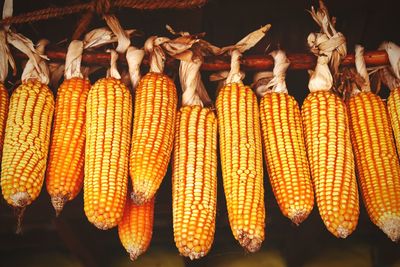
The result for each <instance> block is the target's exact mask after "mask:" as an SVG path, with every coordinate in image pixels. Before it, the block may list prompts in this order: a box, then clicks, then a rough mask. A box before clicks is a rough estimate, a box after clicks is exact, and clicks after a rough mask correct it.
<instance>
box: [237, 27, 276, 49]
mask: <svg viewBox="0 0 400 267" xmlns="http://www.w3.org/2000/svg"><path fill="white" fill-rule="evenodd" d="M270 28H271V24H267V25H265V26H263V27H261V28H260V29H258V30H256V31H254V32H251V33H250V34H248V35H247V36H245V37H244V38H243V39H242V40H240V41H239V42H237V43H236V45H235V47H236V48H237V49H238V50H239V52H240V53H244V52H245V51H247V50H249V49H250V48H252V47H253V46H255V45H256V44H257V43H258V42H259V41H260V40H261V39H262V38H263V37H264V36H265V34H266V33H267V32H268V30H269V29H270Z"/></svg>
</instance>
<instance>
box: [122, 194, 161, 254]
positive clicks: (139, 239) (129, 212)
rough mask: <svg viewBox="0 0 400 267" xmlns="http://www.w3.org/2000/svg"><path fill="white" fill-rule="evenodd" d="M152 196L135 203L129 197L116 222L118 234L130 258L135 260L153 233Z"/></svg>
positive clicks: (146, 245)
mask: <svg viewBox="0 0 400 267" xmlns="http://www.w3.org/2000/svg"><path fill="white" fill-rule="evenodd" d="M153 218H154V198H153V199H151V200H150V201H147V202H146V203H144V204H143V205H140V206H139V205H136V204H135V203H133V201H132V199H130V198H129V197H128V198H127V200H126V205H125V210H124V216H123V217H122V220H121V221H120V223H119V224H118V235H119V239H120V240H121V243H122V245H123V246H124V248H125V249H126V251H127V252H128V253H129V256H130V258H131V260H132V261H133V260H136V258H137V257H138V256H140V255H141V254H143V253H144V252H145V251H146V250H147V248H148V247H149V245H150V241H151V237H152V235H153Z"/></svg>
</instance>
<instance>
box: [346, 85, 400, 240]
mask: <svg viewBox="0 0 400 267" xmlns="http://www.w3.org/2000/svg"><path fill="white" fill-rule="evenodd" d="M348 106H349V112H350V117H351V130H352V131H351V137H352V141H353V146H354V153H355V156H356V163H357V170H358V175H359V179H360V187H361V192H362V196H363V200H364V204H365V206H366V208H367V211H368V214H369V217H370V218H371V220H372V222H373V223H375V224H376V225H378V226H379V227H380V228H381V229H382V230H383V231H384V232H385V233H386V234H387V235H388V236H389V237H390V238H391V239H392V240H393V241H396V240H398V239H399V237H400V201H399V199H400V179H399V177H400V165H399V161H398V158H397V154H396V149H395V144H394V140H393V137H392V135H391V129H390V121H389V117H388V114H387V111H386V108H385V105H384V103H383V102H382V100H381V99H380V98H379V96H377V95H375V94H373V93H372V92H361V93H359V94H357V95H355V96H353V97H351V98H350V100H349V102H348Z"/></svg>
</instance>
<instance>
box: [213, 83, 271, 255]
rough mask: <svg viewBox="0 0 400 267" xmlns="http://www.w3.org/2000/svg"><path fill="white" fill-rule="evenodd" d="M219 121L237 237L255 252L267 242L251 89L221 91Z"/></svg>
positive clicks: (240, 87) (227, 192)
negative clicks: (265, 238) (265, 239)
mask: <svg viewBox="0 0 400 267" xmlns="http://www.w3.org/2000/svg"><path fill="white" fill-rule="evenodd" d="M216 106H217V117H218V127H219V142H220V154H221V165H222V178H223V184H224V191H225V197H226V204H227V208H228V216H229V222H230V225H231V229H232V233H233V235H234V237H235V238H236V239H237V240H238V241H239V243H240V244H241V246H242V247H244V248H245V249H246V250H247V251H250V252H255V251H257V250H258V249H259V248H260V247H261V243H262V242H263V240H264V235H265V234H264V226H265V206H264V185H263V162H262V161H263V158H262V145H261V132H260V121H259V110H258V104H257V98H256V96H255V94H254V93H253V91H252V90H251V89H250V87H248V86H245V85H243V83H241V82H240V83H231V84H227V85H225V86H224V87H222V88H221V90H220V91H219V94H218V97H217V101H216Z"/></svg>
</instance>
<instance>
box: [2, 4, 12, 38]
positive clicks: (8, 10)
mask: <svg viewBox="0 0 400 267" xmlns="http://www.w3.org/2000/svg"><path fill="white" fill-rule="evenodd" d="M12 15H13V0H4V5H3V19H5V18H8V17H12ZM2 26H3V29H4V30H6V31H8V29H9V28H10V25H2Z"/></svg>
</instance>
